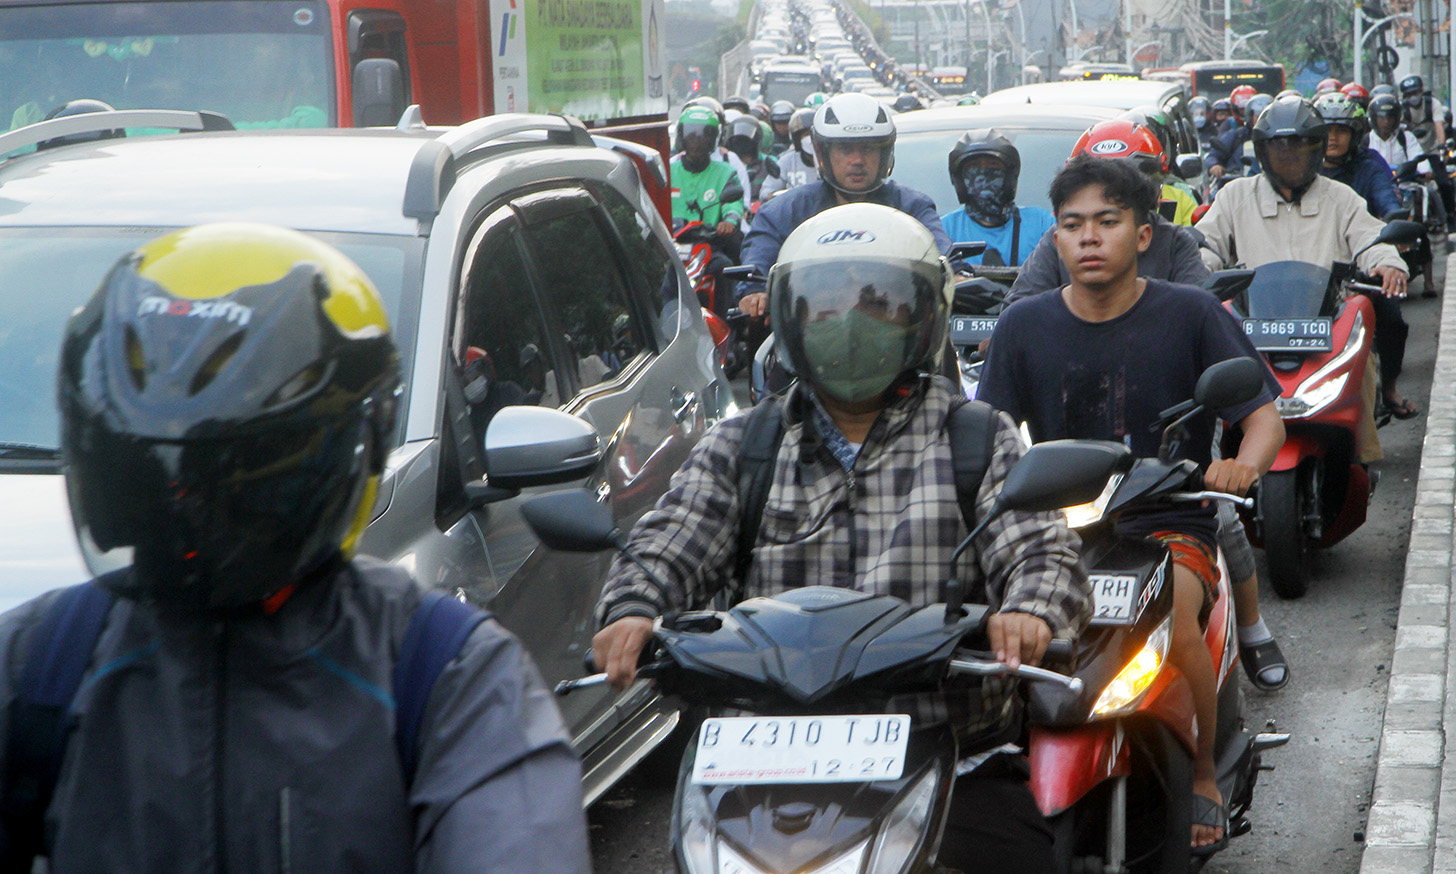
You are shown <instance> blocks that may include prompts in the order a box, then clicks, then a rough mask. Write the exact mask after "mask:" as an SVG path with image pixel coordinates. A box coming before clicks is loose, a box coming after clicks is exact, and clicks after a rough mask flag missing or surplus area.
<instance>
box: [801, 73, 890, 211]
mask: <svg viewBox="0 0 1456 874" xmlns="http://www.w3.org/2000/svg"><path fill="white" fill-rule="evenodd" d="M810 137H811V138H812V139H813V142H814V151H815V154H817V155H819V156H820V164H821V166H820V168H819V175H820V177H821V178H823V180H824V181H825V182H827V183H829V185H830V186H832V187H833V188H835V189H836V190H838V191H841V192H845V193H848V194H864V193H866V192H868V191H874V190H875V189H876V188H879V187H880V186H881V185H883V184H884V182H885V180H886V179H887V178H889V176H890V170H891V169H892V168H894V166H895V122H893V121H891V120H890V113H889V110H887V109H886V108H885V106H884V104H882V103H880V102H879V101H878V100H876V99H874V98H873V97H870V96H869V95H868V94H860V93H857V92H850V93H848V94H836V95H834V96H833V97H831V98H829V99H828V100H826V101H825V102H824V103H822V104H820V106H819V108H818V109H816V110H814V123H813V125H812V126H811V127H810ZM849 143H867V144H869V145H872V146H876V147H878V148H879V151H880V163H879V169H878V172H877V173H876V174H875V178H874V179H873V180H871V182H870V184H869V186H868V187H867V188H860V189H854V190H850V189H846V188H845V187H844V186H843V184H842V183H841V182H840V181H839V180H838V179H836V178H835V175H834V169H833V167H831V166H830V161H829V160H828V155H829V146H831V145H840V144H849Z"/></svg>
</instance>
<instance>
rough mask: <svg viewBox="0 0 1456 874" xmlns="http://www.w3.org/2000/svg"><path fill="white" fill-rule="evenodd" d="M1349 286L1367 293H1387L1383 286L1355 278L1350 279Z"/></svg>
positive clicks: (1353, 289)
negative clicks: (1357, 280) (1355, 279)
mask: <svg viewBox="0 0 1456 874" xmlns="http://www.w3.org/2000/svg"><path fill="white" fill-rule="evenodd" d="M1349 286H1350V289H1351V290H1352V291H1360V292H1364V293H1365V294H1380V295H1383V294H1385V289H1384V288H1381V287H1380V286H1378V285H1371V284H1370V283H1368V282H1356V281H1354V280H1350V282H1349Z"/></svg>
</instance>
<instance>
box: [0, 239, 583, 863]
mask: <svg viewBox="0 0 1456 874" xmlns="http://www.w3.org/2000/svg"><path fill="white" fill-rule="evenodd" d="M399 379H400V377H399V360H398V353H397V351H396V348H395V345H394V342H393V340H392V339H391V336H390V331H389V325H388V324H387V321H386V318H385V314H384V305H383V303H382V302H381V300H380V298H379V294H378V292H377V291H376V290H375V289H374V287H373V286H372V284H371V283H370V282H369V279H368V278H367V277H366V276H365V275H364V273H363V272H362V271H361V270H360V269H359V268H358V267H357V266H356V265H355V264H354V263H353V262H352V261H350V260H349V259H347V258H346V257H345V256H343V255H342V254H341V253H340V252H338V251H337V250H336V249H333V248H332V247H329V246H327V245H324V244H322V243H320V242H318V241H317V240H314V239H313V238H311V237H308V236H305V235H303V234H300V233H297V232H295V231H290V230H285V229H282V228H276V227H271V226H265V225H256V224H242V223H228V224H215V225H204V226H200V227H195V228H189V229H187V230H183V231H176V232H173V233H170V234H167V235H166V236H163V237H160V238H158V239H156V240H153V241H152V242H150V243H147V244H145V245H143V246H141V247H140V248H138V249H136V250H135V251H133V252H131V253H129V254H127V255H126V256H124V257H123V258H122V259H121V260H120V261H119V262H118V263H117V265H116V266H115V267H114V268H113V269H112V270H111V272H110V273H109V274H108V275H107V277H106V279H105V280H104V281H103V282H102V285H101V286H100V288H99V289H98V290H97V291H96V293H95V295H93V296H92V298H91V300H90V301H89V302H88V303H87V304H86V306H85V307H84V308H83V309H80V310H78V311H77V312H76V314H75V315H73V316H72V318H71V321H70V322H69V324H68V325H67V328H66V334H65V337H64V341H63V346H62V350H61V365H60V378H59V407H60V417H61V434H62V437H61V452H62V458H63V465H64V472H65V474H66V486H67V490H68V494H69V498H70V503H71V510H72V518H73V521H74V524H75V526H76V530H77V535H78V538H79V541H80V543H81V547H82V551H83V553H84V555H85V556H86V560H87V563H88V565H89V566H91V567H92V569H93V572H95V573H99V574H100V576H99V577H98V578H97V579H96V580H95V581H93V582H92V583H89V584H86V586H85V587H84V588H80V587H77V588H73V589H69V590H60V591H56V592H50V593H48V594H45V595H42V596H40V597H39V598H37V599H35V600H33V601H30V602H28V603H26V604H24V605H22V606H20V607H18V608H16V609H14V610H12V611H10V612H8V613H6V614H5V615H4V617H3V618H0V641H3V645H0V659H3V661H4V662H5V663H4V664H3V666H0V685H3V687H4V690H3V694H4V697H5V700H6V701H7V702H11V706H10V708H9V710H8V711H7V712H8V713H9V714H10V715H11V718H10V719H9V720H7V721H6V722H5V724H4V731H5V732H7V733H11V734H10V736H8V737H7V738H5V739H3V740H0V744H4V745H5V747H6V748H7V749H8V750H10V751H12V752H13V751H14V750H15V749H17V748H19V747H16V746H11V744H13V743H14V742H15V741H16V736H15V735H17V734H21V733H24V732H25V731H27V728H26V726H27V725H29V726H31V727H30V728H29V732H30V733H31V734H35V733H36V732H37V731H39V729H37V728H36V727H35V726H34V725H33V724H32V723H31V722H29V721H28V718H26V719H17V718H16V715H17V714H22V715H24V714H25V708H24V705H25V704H26V703H27V699H26V698H25V697H20V696H23V695H27V694H28V695H31V696H33V695H35V693H36V691H37V690H35V689H34V688H32V689H30V691H29V692H28V693H27V692H25V690H26V687H27V685H31V684H28V683H27V681H25V680H18V679H17V678H20V677H23V676H25V675H26V673H27V672H28V669H39V670H44V669H41V668H39V666H38V665H36V666H33V665H29V664H27V663H28V660H29V657H30V656H31V655H32V654H34V653H36V652H37V650H38V649H39V646H38V645H39V644H41V643H44V642H45V641H46V640H47V637H46V635H47V634H50V635H53V636H52V637H51V638H49V642H50V645H51V646H52V647H58V646H59V647H60V648H61V649H64V647H63V646H60V645H61V644H70V645H72V646H73V647H74V646H80V645H82V644H84V645H86V646H87V647H90V650H89V652H83V653H80V655H82V656H89V665H90V667H88V668H86V670H85V673H84V674H83V675H81V677H80V678H78V679H80V680H81V683H80V685H79V687H78V691H76V692H75V693H74V697H73V698H72V699H71V701H70V702H68V703H69V705H70V711H71V713H70V715H69V717H68V718H67V721H66V722H65V725H66V726H67V731H68V736H67V739H66V742H65V745H64V747H63V753H64V755H63V758H61V760H60V768H59V774H58V775H52V776H51V778H50V779H51V780H52V781H53V785H54V789H55V791H54V793H53V794H45V795H42V798H43V799H46V798H48V799H51V803H50V805H49V809H48V810H39V811H36V813H37V818H36V821H35V828H34V830H33V833H19V832H18V831H16V830H15V823H16V820H14V819H12V818H10V817H11V816H12V815H14V813H15V812H14V811H7V817H6V820H5V824H4V828H5V831H6V834H5V846H6V857H5V858H6V866H7V869H9V870H26V871H29V870H30V869H31V866H30V864H28V863H22V862H21V861H20V859H19V858H18V856H19V855H27V856H28V855H29V854H30V852H31V851H37V852H39V853H41V854H43V855H47V856H48V857H49V860H50V862H51V865H50V868H49V869H48V870H53V871H123V872H124V871H139V872H156V871H174V870H194V869H196V868H197V867H199V866H204V867H214V866H215V867H218V868H220V869H221V868H230V869H232V870H235V871H248V870H256V869H257V868H258V867H260V866H261V867H264V868H269V867H273V868H275V869H276V866H277V860H278V859H280V858H281V859H282V860H283V864H284V867H288V866H289V865H292V866H295V867H297V868H298V869H299V870H310V871H312V870H328V869H331V868H336V867H338V866H339V865H341V864H344V863H343V860H349V861H348V863H347V865H348V867H349V868H350V870H353V871H360V872H366V871H378V872H399V871H437V872H450V871H464V870H479V871H503V872H510V871H515V872H527V871H538V870H539V865H538V861H539V860H540V859H543V858H549V859H551V860H552V863H553V870H557V869H560V870H565V871H570V872H575V874H586V872H589V871H590V860H589V857H588V852H587V843H586V830H585V822H584V819H583V816H582V810H581V805H582V796H581V789H580V779H581V770H580V767H579V765H578V763H577V760H576V755H575V753H574V752H573V751H572V747H571V738H570V736H569V735H568V734H567V733H566V731H565V728H564V727H563V725H562V722H561V717H560V715H559V713H558V711H557V709H556V705H555V704H554V703H553V702H552V699H551V695H550V692H549V691H547V689H546V688H545V687H544V685H543V684H542V682H541V678H540V675H539V674H538V673H537V671H536V669H535V667H534V665H533V664H532V663H531V659H530V658H529V656H528V655H527V654H526V652H525V651H524V649H523V648H522V647H521V645H520V643H519V642H518V641H516V639H515V638H514V637H512V636H511V635H510V633H508V632H507V631H505V629H503V628H502V627H501V626H500V625H499V624H498V623H497V622H496V621H495V620H493V619H490V618H489V617H486V616H484V615H483V614H480V613H478V612H477V611H474V610H473V608H469V607H466V606H465V605H462V604H459V603H458V602H455V601H454V600H453V599H451V598H448V597H444V598H440V599H439V600H438V601H435V600H433V598H431V599H430V600H426V594H425V591H424V589H423V588H422V587H421V586H420V585H419V584H418V583H417V582H416V581H414V580H413V579H411V577H410V575H409V573H408V572H407V571H405V570H402V569H401V568H400V567H398V566H396V565H386V564H383V563H381V562H376V561H373V560H369V559H363V558H354V552H355V549H356V547H357V546H358V543H359V538H360V536H361V535H362V534H363V532H364V528H365V526H366V525H367V524H368V522H369V520H370V518H371V514H372V509H373V507H374V504H375V491H376V488H377V485H378V482H379V476H380V474H381V473H382V471H383V469H384V465H385V459H386V456H387V455H388V452H389V448H390V447H391V446H392V445H393V444H394V442H395V440H396V437H395V408H396V404H397V398H398V388H399ZM110 568H120V569H119V570H110ZM103 569H105V570H106V572H103ZM73 596H75V597H76V599H75V600H67V599H70V598H72V597H73ZM435 597H438V596H435ZM86 599H90V600H86ZM421 604H425V605H426V606H425V607H423V608H422V607H421V606H420V605H421ZM81 605H91V606H90V607H84V606H81ZM451 605H453V606H451ZM61 608H64V610H65V612H64V613H62V612H60V611H61ZM442 608H443V612H442ZM90 609H95V610H97V611H98V612H96V613H93V614H91V615H93V616H95V617H96V619H97V621H99V622H102V623H104V625H103V626H101V627H100V628H96V627H94V626H93V629H94V630H93V634H92V636H90V637H89V638H88V637H87V635H86V633H85V632H84V629H79V627H78V626H77V625H76V624H75V623H74V622H71V620H70V619H69V617H71V616H74V615H75V613H76V612H77V611H80V612H83V613H84V612H87V611H88V610H90ZM423 609H428V610H430V611H433V613H432V615H448V614H452V613H453V614H456V615H461V616H462V619H463V620H468V622H469V623H470V624H463V625H457V626H455V630H456V631H457V632H458V633H460V634H463V635H464V636H463V637H461V638H460V640H461V641H462V643H461V644H460V645H459V649H458V651H456V652H453V653H452V652H449V651H448V650H447V651H446V652H445V655H446V656H448V657H450V659H451V660H450V661H449V663H448V665H447V666H445V667H444V668H443V670H441V671H439V672H438V673H437V674H436V675H435V676H433V677H429V678H428V680H429V682H431V683H432V684H433V686H432V687H426V688H433V692H432V693H431V694H429V708H428V709H427V710H424V711H423V715H422V717H421V721H420V722H419V724H418V725H419V734H418V736H417V737H416V738H415V739H414V741H413V742H412V743H411V744H410V745H409V746H396V744H397V742H398V741H399V740H400V738H399V737H398V736H397V734H396V732H397V731H398V724H399V723H401V722H403V721H404V720H405V719H407V715H406V712H405V711H406V707H405V704H404V702H399V707H396V701H395V700H394V699H393V696H391V694H390V692H389V690H391V689H394V688H398V687H396V686H395V683H394V682H393V681H392V679H391V676H392V674H394V672H395V670H396V668H397V666H398V667H407V662H406V661H404V660H403V659H404V658H405V652H406V650H409V649H412V648H414V647H413V646H412V645H411V644H410V643H409V642H408V641H407V640H406V638H407V633H406V631H407V629H408V628H411V627H419V626H413V625H412V619H413V617H415V616H416V615H419V614H417V611H418V610H423ZM462 614H463V615H462ZM48 622H56V623H58V624H55V625H47V624H41V623H48ZM68 623H70V624H69V625H68ZM58 628H69V630H70V631H72V632H76V633H73V634H70V635H69V636H62V634H61V633H60V632H59V631H57V629H58ZM445 629H446V630H447V631H448V630H450V627H449V626H448V625H446V626H445ZM57 656H59V657H60V658H61V659H64V658H65V655H64V653H58V652H57V651H56V649H51V650H50V651H49V653H48V655H47V657H48V658H55V657H57ZM397 663H398V665H397ZM81 664H83V665H84V664H87V662H85V661H83V662H82V663H81ZM419 679H420V680H421V681H422V682H423V681H424V680H425V679H427V678H423V677H422V678H419ZM36 706H38V702H37V703H32V704H31V708H32V709H33V708H34V707H36ZM31 716H34V714H31ZM57 724H58V725H59V724H61V723H57ZM33 740H34V739H33ZM58 752H59V751H58ZM6 764H7V777H6V779H7V781H8V780H11V779H19V777H18V776H17V775H19V774H22V773H24V771H23V770H22V769H23V768H24V765H23V764H22V763H21V762H18V761H17V758H16V757H8V758H7V762H6ZM41 776H42V777H43V778H44V776H45V775H41ZM5 797H6V798H7V800H9V799H11V798H12V797H13V796H12V793H11V792H9V791H7V792H6V793H5ZM123 801H124V803H119V802H123ZM37 806H42V805H37ZM42 813H43V814H44V818H45V823H46V826H45V827H44V828H42V826H41V824H40V819H39V814H42ZM523 815H524V817H525V822H524V823H523ZM523 824H524V825H525V827H523ZM22 849H23V850H24V852H23V853H21V850H22Z"/></svg>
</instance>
